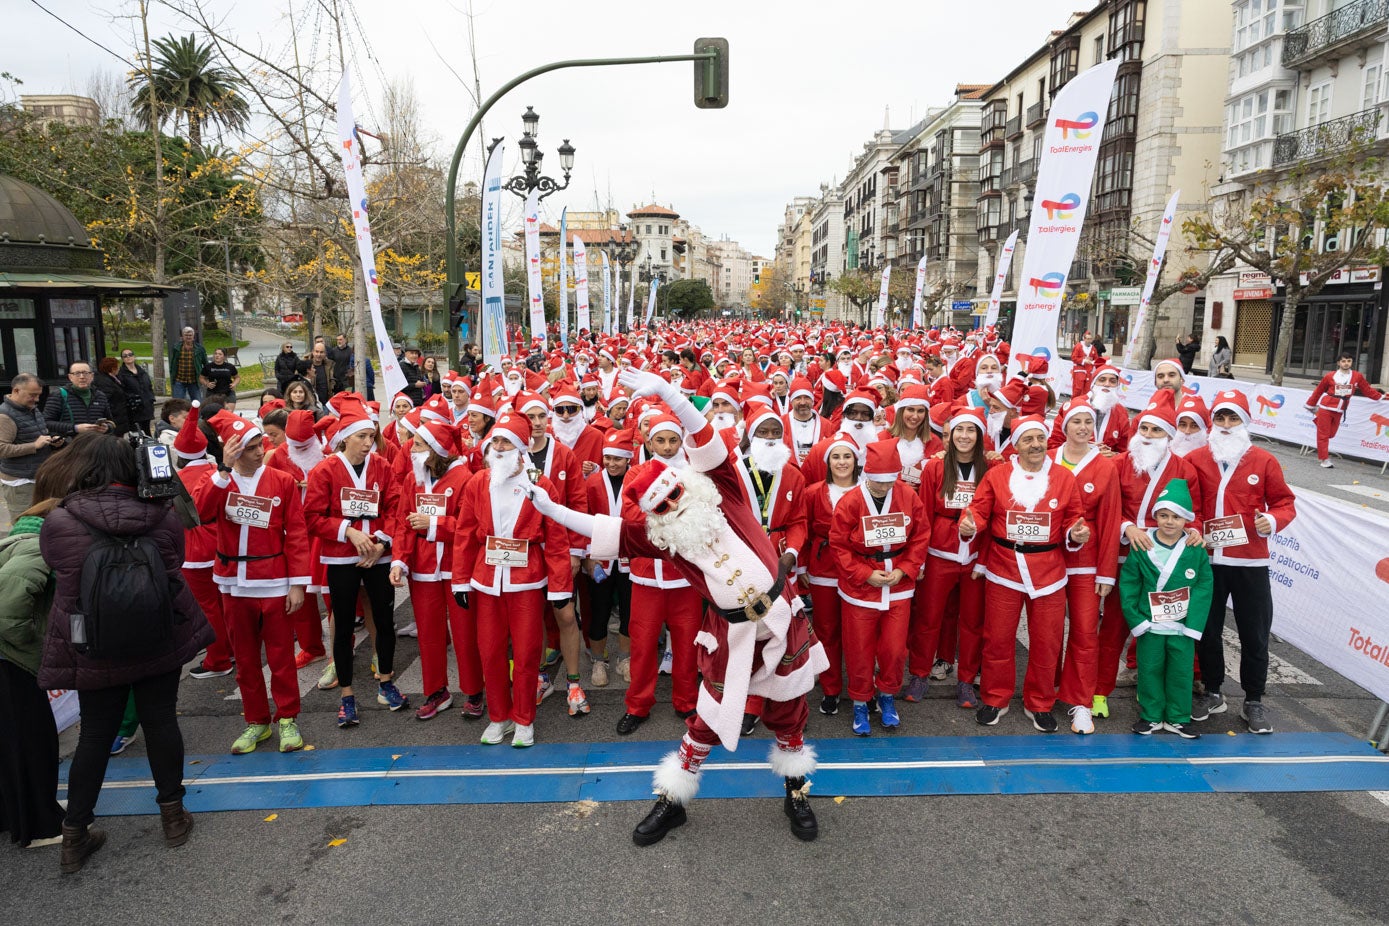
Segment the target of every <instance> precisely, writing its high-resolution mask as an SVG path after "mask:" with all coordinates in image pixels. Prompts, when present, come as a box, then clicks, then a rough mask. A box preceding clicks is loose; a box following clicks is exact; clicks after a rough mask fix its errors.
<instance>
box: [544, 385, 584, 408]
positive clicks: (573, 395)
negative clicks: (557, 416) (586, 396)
mask: <svg viewBox="0 0 1389 926" xmlns="http://www.w3.org/2000/svg"><path fill="white" fill-rule="evenodd" d="M583 404H584V403H583V399H581V398H579V393H578V390H576V389H575V388H574V387H573V386H571V385H569V384H568V383H565V384H564V385H563V386H560V387H559V388H558V389H556V390H555V391H554V392H553V393H551V395H550V406H551V407H552V408H553V407H555V406H558V405H578V406H580V407H582V406H583Z"/></svg>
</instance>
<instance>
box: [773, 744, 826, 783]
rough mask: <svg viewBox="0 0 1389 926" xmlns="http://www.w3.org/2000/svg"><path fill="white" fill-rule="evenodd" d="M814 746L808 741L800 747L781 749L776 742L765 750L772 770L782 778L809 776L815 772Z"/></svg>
mask: <svg viewBox="0 0 1389 926" xmlns="http://www.w3.org/2000/svg"><path fill="white" fill-rule="evenodd" d="M816 758H818V757H817V756H816V755H815V747H814V746H811V745H810V744H809V743H806V744H805V745H803V746H801V748H800V749H797V750H790V749H782V748H781V746H780V745H778V744H777V743H773V744H772V748H771V749H770V750H768V752H767V761H768V762H769V763H771V766H772V771H773V772H775V773H776V774H778V775H780V776H781V777H782V778H809V777H810V776H811V775H813V774H814V773H815V760H816Z"/></svg>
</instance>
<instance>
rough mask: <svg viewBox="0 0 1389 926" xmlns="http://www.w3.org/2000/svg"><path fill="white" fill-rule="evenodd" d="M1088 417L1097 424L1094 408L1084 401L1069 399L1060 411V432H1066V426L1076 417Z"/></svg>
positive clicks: (1097, 417)
mask: <svg viewBox="0 0 1389 926" xmlns="http://www.w3.org/2000/svg"><path fill="white" fill-rule="evenodd" d="M1082 414H1084V415H1089V416H1090V417H1091V418H1092V419H1094V420H1095V421H1096V423H1097V424H1098V419H1099V416H1098V415H1096V414H1095V406H1093V405H1091V404H1090V403H1089V402H1088V401H1086V400H1085V399H1071V401H1069V402H1067V403H1066V405H1065V407H1064V408H1062V409H1061V430H1062V431H1065V430H1066V424H1067V423H1068V422H1069V421H1070V420H1071V418H1072V417H1074V416H1076V415H1082Z"/></svg>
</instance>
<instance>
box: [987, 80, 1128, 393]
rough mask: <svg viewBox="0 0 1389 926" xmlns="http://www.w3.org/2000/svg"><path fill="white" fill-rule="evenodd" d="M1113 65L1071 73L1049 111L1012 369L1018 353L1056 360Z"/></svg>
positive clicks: (1020, 293)
mask: <svg viewBox="0 0 1389 926" xmlns="http://www.w3.org/2000/svg"><path fill="white" fill-rule="evenodd" d="M1118 68H1119V60H1118V59H1117V58H1116V59H1113V60H1111V61H1106V62H1104V63H1103V64H1098V65H1096V66H1095V67H1092V68H1090V69H1089V70H1088V71H1085V72H1084V73H1082V74H1081V75H1079V76H1078V77H1076V78H1074V79H1073V80H1071V81H1070V82H1069V83H1068V84H1066V85H1065V86H1064V87H1062V88H1061V91H1060V92H1059V93H1057V94H1056V98H1055V99H1054V100H1053V101H1052V104H1051V111H1050V113H1049V114H1048V115H1047V130H1046V135H1045V136H1044V138H1043V140H1042V160H1041V164H1039V165H1038V168H1037V185H1036V187H1035V191H1034V192H1035V194H1036V201H1035V202H1034V203H1033V205H1032V218H1031V221H1030V222H1029V224H1028V231H1027V253H1026V255H1024V257H1023V263H1022V276H1021V278H1020V279H1019V280H1018V308H1017V315H1016V317H1015V318H1014V320H1013V333H1012V345H1013V352H1012V359H1010V360H1009V364H1008V365H1009V368H1010V372H1016V371H1017V369H1018V357H1019V356H1020V355H1022V354H1027V355H1029V356H1038V355H1040V356H1042V357H1045V358H1046V359H1047V360H1055V359H1056V330H1057V327H1058V323H1059V320H1060V315H1061V302H1062V300H1063V299H1064V298H1065V296H1066V277H1067V275H1068V274H1069V273H1070V269H1071V261H1072V260H1074V259H1075V253H1076V246H1077V245H1078V244H1079V243H1080V230H1081V228H1082V227H1083V226H1084V225H1085V213H1086V211H1087V209H1088V207H1089V192H1090V181H1091V179H1092V178H1093V177H1094V174H1095V161H1096V159H1097V158H1098V157H1099V150H1100V139H1101V138H1102V137H1103V136H1104V126H1105V117H1106V115H1107V114H1108V111H1109V94H1110V91H1111V90H1112V89H1113V87H1114V73H1115V71H1117V70H1118ZM1056 372H1057V367H1056V364H1055V363H1053V364H1051V370H1050V375H1049V377H1048V378H1049V379H1053V380H1054V379H1055V378H1056ZM1053 388H1055V387H1054V386H1053Z"/></svg>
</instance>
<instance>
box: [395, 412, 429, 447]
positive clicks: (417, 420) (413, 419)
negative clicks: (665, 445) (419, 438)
mask: <svg viewBox="0 0 1389 926" xmlns="http://www.w3.org/2000/svg"><path fill="white" fill-rule="evenodd" d="M422 424H424V409H422V408H412V409H410V411H409V412H407V413H406V415H405V417H404V418H402V419H400V423H399V425H398V426H397V427H398V429H399V430H400V431H404V432H405V433H406V434H415V433H416V432H418V431H419V429H420V425H422ZM401 443H402V444H404V443H405V441H403V440H402V441H401Z"/></svg>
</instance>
